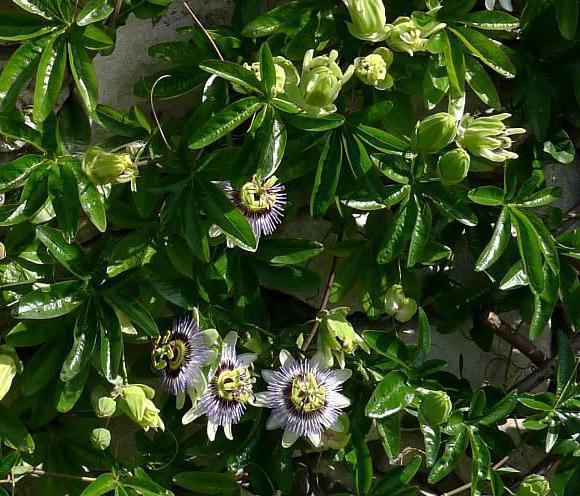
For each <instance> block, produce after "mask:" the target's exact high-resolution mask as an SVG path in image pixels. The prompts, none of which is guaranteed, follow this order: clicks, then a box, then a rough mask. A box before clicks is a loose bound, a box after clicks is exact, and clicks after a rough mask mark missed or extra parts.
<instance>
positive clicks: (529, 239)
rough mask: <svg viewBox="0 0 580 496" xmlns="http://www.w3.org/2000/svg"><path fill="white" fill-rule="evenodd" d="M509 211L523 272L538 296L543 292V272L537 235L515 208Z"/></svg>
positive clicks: (530, 224) (526, 219) (529, 223)
mask: <svg viewBox="0 0 580 496" xmlns="http://www.w3.org/2000/svg"><path fill="white" fill-rule="evenodd" d="M510 211H511V214H512V220H513V225H514V227H515V229H516V233H517V240H518V248H519V250H520V256H521V257H522V262H523V263H524V270H525V271H526V274H527V276H528V280H529V282H530V286H531V287H532V289H533V290H534V292H535V293H536V294H540V293H542V291H543V290H544V271H543V268H542V250H541V248H540V240H539V237H538V234H537V233H536V230H535V229H534V226H533V224H532V223H531V222H530V220H529V219H528V218H527V217H526V216H525V215H524V214H523V213H521V212H520V211H519V210H517V209H515V208H511V209H510Z"/></svg>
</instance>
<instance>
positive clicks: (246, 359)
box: [238, 353, 258, 365]
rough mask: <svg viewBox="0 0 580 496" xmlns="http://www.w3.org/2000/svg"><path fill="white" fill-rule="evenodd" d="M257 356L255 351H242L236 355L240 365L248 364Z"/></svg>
mask: <svg viewBox="0 0 580 496" xmlns="http://www.w3.org/2000/svg"><path fill="white" fill-rule="evenodd" d="M257 358H258V355H257V354H256V353H242V354H241V355H238V360H239V361H240V363H241V364H242V365H249V364H250V363H252V362H254V361H255V360H256V359H257Z"/></svg>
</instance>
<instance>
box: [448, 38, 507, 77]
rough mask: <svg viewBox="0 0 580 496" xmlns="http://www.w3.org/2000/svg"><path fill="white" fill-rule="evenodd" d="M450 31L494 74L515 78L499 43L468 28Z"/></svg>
mask: <svg viewBox="0 0 580 496" xmlns="http://www.w3.org/2000/svg"><path fill="white" fill-rule="evenodd" d="M450 31H451V32H453V33H454V34H455V36H457V37H458V38H459V39H460V40H461V41H462V42H463V44H464V45H465V46H466V47H467V48H468V50H469V51H471V53H473V55H475V56H476V57H478V58H479V59H480V60H481V61H482V62H483V63H484V64H486V65H487V66H489V67H491V68H492V69H493V70H494V71H495V72H497V73H498V74H501V75H502V76H504V77H506V78H513V77H515V75H516V69H515V67H514V65H513V63H512V61H511V60H510V59H509V57H508V56H507V55H506V53H505V51H504V48H503V45H501V43H499V42H497V41H494V40H491V39H490V38H488V37H487V36H485V35H484V34H482V33H480V32H478V31H474V30H473V29H470V28H459V27H457V28H455V29H453V28H450Z"/></svg>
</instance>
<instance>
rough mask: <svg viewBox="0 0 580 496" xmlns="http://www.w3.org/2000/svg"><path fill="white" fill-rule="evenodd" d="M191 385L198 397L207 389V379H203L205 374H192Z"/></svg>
mask: <svg viewBox="0 0 580 496" xmlns="http://www.w3.org/2000/svg"><path fill="white" fill-rule="evenodd" d="M192 385H193V387H194V389H195V391H196V392H197V397H198V398H199V397H200V396H201V395H202V394H203V393H205V390H206V389H207V381H206V379H205V376H204V375H203V374H202V373H201V372H197V373H196V374H195V375H194V376H193V382H192ZM190 396H191V395H190ZM192 400H193V398H192Z"/></svg>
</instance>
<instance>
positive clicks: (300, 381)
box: [290, 372, 326, 413]
mask: <svg viewBox="0 0 580 496" xmlns="http://www.w3.org/2000/svg"><path fill="white" fill-rule="evenodd" d="M290 400H291V401H292V404H293V405H294V407H295V408H296V410H298V411H299V412H304V413H310V412H315V411H316V410H320V409H321V408H322V407H324V405H325V404H326V389H325V387H324V386H320V385H319V384H318V382H317V381H316V376H315V375H314V374H313V373H311V372H310V373H308V374H306V377H304V376H299V377H296V378H295V379H294V380H293V381H292V393H291V396H290Z"/></svg>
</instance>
